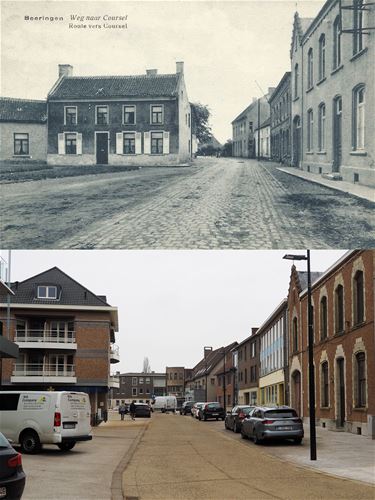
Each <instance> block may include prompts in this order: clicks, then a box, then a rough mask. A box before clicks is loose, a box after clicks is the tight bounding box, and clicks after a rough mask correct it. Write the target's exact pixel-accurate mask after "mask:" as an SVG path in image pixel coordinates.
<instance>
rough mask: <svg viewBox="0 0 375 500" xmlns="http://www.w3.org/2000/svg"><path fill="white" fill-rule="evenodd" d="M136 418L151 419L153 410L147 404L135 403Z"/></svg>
mask: <svg viewBox="0 0 375 500" xmlns="http://www.w3.org/2000/svg"><path fill="white" fill-rule="evenodd" d="M135 416H136V417H145V418H150V417H151V408H150V406H149V405H148V404H147V403H135Z"/></svg>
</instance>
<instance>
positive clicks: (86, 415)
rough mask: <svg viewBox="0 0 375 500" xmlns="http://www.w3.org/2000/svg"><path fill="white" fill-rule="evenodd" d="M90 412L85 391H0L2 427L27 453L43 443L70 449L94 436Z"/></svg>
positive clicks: (0, 426)
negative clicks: (92, 434)
mask: <svg viewBox="0 0 375 500" xmlns="http://www.w3.org/2000/svg"><path fill="white" fill-rule="evenodd" d="M90 413H91V411H90V398H89V396H88V395H87V394H85V393H84V392H68V391H56V392H55V391H0V431H1V432H2V433H3V434H4V435H5V437H6V438H8V439H10V440H12V441H13V442H14V443H19V444H20V445H21V448H22V451H23V452H24V453H37V452H38V451H39V450H40V448H41V446H42V445H43V444H56V445H57V446H58V447H59V448H60V450H63V451H68V450H71V449H72V448H73V447H74V445H75V444H76V442H77V441H88V440H90V439H92V436H91V425H90Z"/></svg>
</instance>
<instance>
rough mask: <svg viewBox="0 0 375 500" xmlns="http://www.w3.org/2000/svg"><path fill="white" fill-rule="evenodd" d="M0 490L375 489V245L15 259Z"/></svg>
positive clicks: (221, 497) (48, 494)
mask: <svg viewBox="0 0 375 500" xmlns="http://www.w3.org/2000/svg"><path fill="white" fill-rule="evenodd" d="M0 263H1V265H0V273H1V275H0V278H1V279H0V328H1V335H0V465H1V467H0V497H1V498H5V499H16V498H17V499H20V498H21V496H22V499H23V500H50V499H52V498H53V499H56V500H66V499H79V500H90V499H98V498H99V499H101V500H131V499H137V500H154V499H161V500H175V499H183V500H184V499H186V500H188V499H189V500H190V499H192V498H194V499H203V498H205V499H206V498H210V499H217V500H243V499H254V500H258V499H270V500H271V499H283V500H291V499H292V500H301V499H317V500H318V499H319V500H332V499H337V500H343V499H351V500H352V499H362V500H373V498H374V494H375V461H374V457H375V441H374V439H375V364H374V359H375V356H374V354H375V347H374V342H375V340H374V283H375V250H370V249H362V250H349V251H345V250H311V251H309V250H307V251H306V250H295V249H288V250H267V251H265V250H261V251H257V250H246V251H227V250H226V251H217V250H215V251H195V252H192V251H165V250H164V251H158V250H155V251H152V252H140V251H124V250H122V251H114V250H110V251H106V250H95V251H92V250H70V251H68V250H64V251H60V250H41V251H39V250H23V251H21V250H12V251H2V252H1V257H0Z"/></svg>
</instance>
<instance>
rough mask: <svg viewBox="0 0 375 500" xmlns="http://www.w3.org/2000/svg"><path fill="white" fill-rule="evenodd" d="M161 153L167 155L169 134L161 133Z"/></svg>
mask: <svg viewBox="0 0 375 500" xmlns="http://www.w3.org/2000/svg"><path fill="white" fill-rule="evenodd" d="M163 153H164V154H165V155H169V132H163Z"/></svg>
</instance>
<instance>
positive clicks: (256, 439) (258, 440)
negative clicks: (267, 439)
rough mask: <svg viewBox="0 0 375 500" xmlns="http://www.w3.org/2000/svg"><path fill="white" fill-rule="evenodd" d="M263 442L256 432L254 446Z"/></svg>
mask: <svg viewBox="0 0 375 500" xmlns="http://www.w3.org/2000/svg"><path fill="white" fill-rule="evenodd" d="M261 442H262V440H261V439H259V437H258V436H257V433H256V432H254V444H260V443H261Z"/></svg>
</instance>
